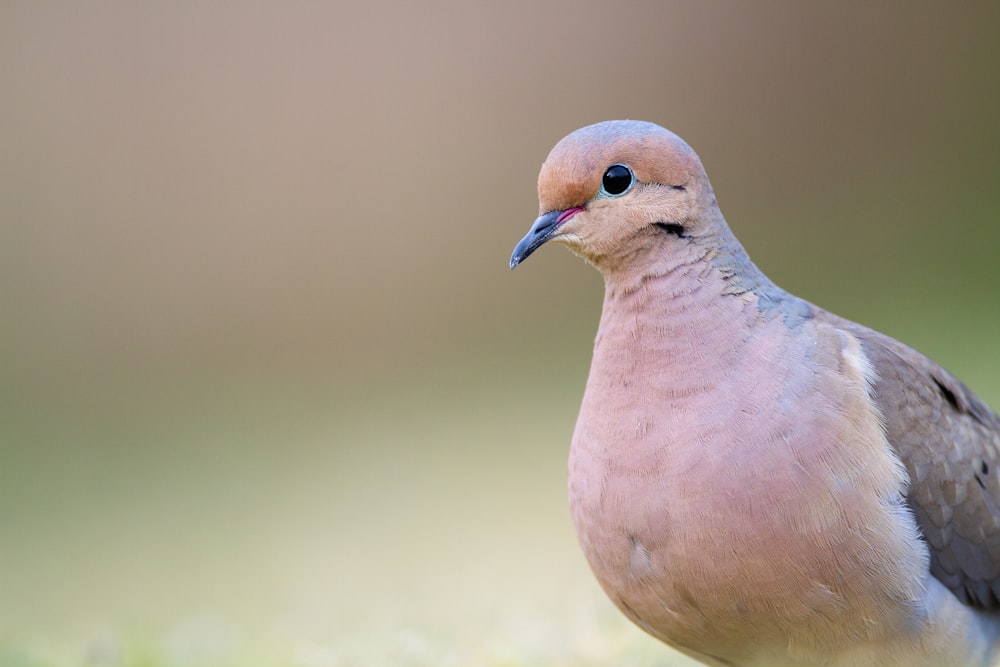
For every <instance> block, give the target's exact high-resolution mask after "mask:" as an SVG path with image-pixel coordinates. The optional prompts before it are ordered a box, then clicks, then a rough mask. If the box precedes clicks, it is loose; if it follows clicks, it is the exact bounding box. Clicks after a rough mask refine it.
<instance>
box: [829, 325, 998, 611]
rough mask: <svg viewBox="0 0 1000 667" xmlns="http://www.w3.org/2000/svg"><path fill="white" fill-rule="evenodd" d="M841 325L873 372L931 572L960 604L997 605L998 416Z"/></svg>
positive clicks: (942, 376)
mask: <svg viewBox="0 0 1000 667" xmlns="http://www.w3.org/2000/svg"><path fill="white" fill-rule="evenodd" d="M825 316H829V317H831V318H835V319H837V320H840V318H836V317H835V316H830V315H829V314H828V313H823V314H822V315H821V317H825ZM839 325H840V326H842V327H843V328H845V329H848V330H850V331H851V333H853V334H854V335H855V336H857V337H858V338H859V340H861V344H862V347H863V349H864V351H865V354H866V355H867V356H868V359H869V360H870V361H871V363H872V365H873V366H874V367H875V370H876V372H877V374H878V380H877V381H876V383H875V386H874V391H875V401H876V404H877V405H878V406H879V409H880V410H881V411H882V415H883V417H884V419H885V428H886V434H887V437H888V439H889V442H890V443H891V444H892V446H893V447H894V448H895V450H896V452H897V453H898V454H899V457H900V458H901V459H902V461H903V464H904V465H905V466H906V469H907V471H908V472H909V474H910V486H909V490H908V493H907V502H908V504H909V506H910V507H911V508H912V510H913V513H914V515H915V517H916V520H917V524H918V525H919V526H920V529H921V530H922V531H923V534H924V538H925V539H926V540H927V544H928V547H929V550H930V554H931V574H932V575H934V577H936V578H937V579H938V580H939V581H940V582H941V583H943V584H944V585H945V586H946V587H948V588H949V589H950V590H951V591H952V592H953V593H954V594H955V596H956V597H957V598H958V599H959V600H961V601H962V602H964V603H965V604H968V605H972V606H976V607H982V608H987V609H997V608H1000V417H998V416H997V414H996V413H995V412H993V411H992V410H991V409H990V408H989V407H988V406H987V405H986V404H985V403H983V402H982V401H981V400H980V399H979V398H978V397H977V396H976V395H975V394H974V393H972V391H971V390H970V389H969V388H968V387H966V386H965V385H964V384H962V383H961V382H960V381H959V380H958V379H956V378H955V377H954V376H953V375H952V374H951V373H949V372H948V371H946V370H945V369H943V368H941V366H939V365H937V364H936V363H934V362H933V361H931V360H930V359H928V358H926V357H925V356H923V355H922V354H920V353H919V352H917V351H915V350H913V349H911V348H909V347H907V346H906V345H903V344H902V343H900V342H898V341H896V340H894V339H892V338H890V337H888V336H885V335H883V334H880V333H878V332H875V331H872V330H870V329H867V328H865V327H862V326H860V325H857V324H854V323H852V322H848V321H847V320H840V322H839Z"/></svg>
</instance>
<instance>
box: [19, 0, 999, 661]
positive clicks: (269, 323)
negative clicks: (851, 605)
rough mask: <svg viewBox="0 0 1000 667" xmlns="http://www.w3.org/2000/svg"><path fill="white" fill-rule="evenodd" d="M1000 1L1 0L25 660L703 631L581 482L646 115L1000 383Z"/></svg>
mask: <svg viewBox="0 0 1000 667" xmlns="http://www.w3.org/2000/svg"><path fill="white" fill-rule="evenodd" d="M998 26H1000V5H997V4H996V3H988V2H982V3H978V4H976V3H973V4H966V5H963V7H962V9H961V10H960V11H959V10H956V9H954V8H953V7H952V6H949V5H946V4H944V3H930V2H926V3H924V2H918V3H868V2H839V3H831V4H827V5H825V6H819V5H818V3H810V4H806V5H804V4H801V3H797V2H791V1H788V2H760V3H752V4H750V3H727V2H714V1H711V2H701V3H693V2H620V3H598V2H573V3H570V2H553V3H549V4H544V5H540V4H539V3H534V2H532V3H529V2H524V1H521V0H515V1H513V2H506V3H466V4H461V3H459V4H455V3H443V2H442V3H409V4H407V3H396V2H393V3H384V2H370V3H338V2H334V3H294V2H293V3H257V2H243V3H226V2H213V3H204V2H186V1H181V2H169V3H166V2H164V3H132V2H117V1H112V2H100V3H79V2H5V3H3V4H2V5H0V100H2V101H0V313H2V319H0V664H2V665H18V666H21V667H27V666H39V665H49V664H74V665H75V664H81V665H229V664H233V665H236V664H239V665H252V664H261V665H277V664H282V665H303V666H314V665H315V666H320V665H322V666H326V665H348V664H350V665H356V664H427V665H431V664H433V665H472V664H503V665H590V664H594V665H597V664H608V663H615V664H633V665H672V664H682V663H683V661H682V660H681V659H680V658H675V657H674V654H673V653H671V652H669V651H667V650H666V649H665V648H663V647H661V646H660V645H658V644H657V643H656V642H654V641H653V640H651V639H648V638H646V637H645V636H644V635H643V634H642V633H641V632H639V631H638V630H637V629H634V628H633V627H632V626H630V625H629V624H628V623H627V622H626V621H625V620H624V619H621V618H619V616H618V614H617V612H616V611H614V610H613V609H612V607H611V605H610V603H608V602H606V601H605V600H604V598H603V596H602V595H601V593H600V591H599V590H598V589H597V586H596V584H595V583H594V582H593V581H592V578H591V576H590V573H589V571H588V569H587V566H586V564H585V563H584V561H583V558H582V556H581V555H580V553H579V550H578V548H577V545H576V542H575V537H574V535H573V531H572V528H571V525H570V519H569V513H568V510H567V507H566V492H565V486H566V479H565V478H566V472H565V460H566V455H567V448H568V443H569V438H570V434H571V431H572V427H573V423H574V420H575V417H576V410H577V406H578V403H579V400H580V396H581V394H582V390H583V384H584V380H585V378H586V373H587V368H588V364H589V360H590V347H591V343H592V340H593V335H594V332H595V328H596V324H597V317H598V313H599V309H600V303H601V296H602V283H601V280H600V277H599V275H598V274H597V273H596V272H595V271H593V270H592V269H590V268H589V267H587V266H586V265H585V264H584V263H583V262H581V261H579V260H578V259H576V258H574V257H573V256H571V254H570V253H569V252H567V251H566V250H564V249H562V248H559V247H551V248H550V247H546V248H544V249H543V250H542V251H540V252H539V253H538V254H536V255H535V256H534V257H532V258H531V260H530V261H528V262H527V263H526V264H525V265H524V266H522V267H521V268H519V269H518V271H517V272H516V273H513V274H511V273H510V272H509V271H508V269H507V261H508V257H509V254H510V251H511V249H512V247H513V245H514V244H515V243H516V242H517V240H518V239H520V238H521V236H522V235H523V234H524V233H525V232H526V231H527V229H528V226H529V225H530V224H531V222H532V220H533V219H534V217H535V215H536V213H537V201H536V193H535V182H536V176H537V171H538V167H539V165H540V164H541V162H542V160H543V159H544V158H545V156H546V154H547V153H548V151H549V149H550V148H551V147H552V145H553V144H554V143H555V142H556V141H558V140H559V139H560V138H561V137H562V136H563V135H565V134H567V133H568V132H570V131H572V130H574V129H576V128H578V127H580V126H582V125H585V124H589V123H593V122H596V121H600V120H605V119H610V118H639V119H645V120H650V121H654V122H657V123H660V124H662V125H665V126H666V127H669V128H670V129H672V130H674V131H676V132H677V133H678V134H680V135H681V136H682V137H684V138H685V139H686V140H687V141H688V142H689V143H690V144H691V145H692V146H694V148H695V149H696V150H697V151H698V152H699V153H700V155H701V157H702V160H703V161H704V164H705V165H706V168H707V169H708V172H709V174H710V176H711V178H712V181H713V184H714V186H715V190H716V192H717V194H718V196H719V199H720V202H721V204H722V208H723V211H724V213H725V214H726V217H727V219H728V220H729V222H730V225H731V226H732V227H733V229H734V231H735V232H736V234H737V236H739V238H740V239H741V240H742V241H743V243H744V244H745V245H746V247H747V249H748V250H749V252H750V254H751V256H752V257H753V258H754V259H755V260H756V262H757V263H758V264H759V265H760V266H761V267H762V268H763V269H764V270H765V271H766V272H767V273H768V274H769V275H770V276H771V277H772V278H773V279H774V280H775V281H776V282H778V283H779V284H780V285H782V286H784V287H786V288H787V289H789V290H791V291H793V292H795V293H797V294H799V295H801V296H804V297H806V298H808V299H810V300H812V301H815V302H818V303H819V304H821V305H823V306H825V307H827V308H828V309H831V310H833V311H834V312H837V313H839V314H841V315H845V316H847V317H850V318H852V319H856V320H858V321H861V322H863V323H865V324H867V325H869V326H872V327H875V328H878V329H881V330H883V331H885V332H887V333H889V334H891V335H893V336H895V337H897V338H900V339H902V340H903V341H905V342H907V343H909V344H910V345H912V346H914V347H916V348H918V349H920V350H921V351H923V352H925V353H926V354H929V355H930V356H932V357H933V358H935V359H937V360H938V361H940V362H941V363H943V364H944V365H945V366H947V367H948V368H950V369H951V370H952V371H953V372H954V373H956V374H957V375H958V376H960V377H961V378H963V379H964V380H965V381H966V383H968V384H969V385H970V386H971V387H972V388H973V389H974V390H976V391H977V392H978V393H980V395H981V396H982V397H983V398H984V399H985V400H987V402H989V403H990V404H992V405H993V406H994V407H996V406H1000V344H998V335H997V334H998V331H1000V299H998V296H997V294H998V285H1000V224H998V222H1000V221H998V211H1000V187H998V178H1000V123H998V122H997V105H998V103H1000V79H998V75H997V72H998V65H1000V28H998Z"/></svg>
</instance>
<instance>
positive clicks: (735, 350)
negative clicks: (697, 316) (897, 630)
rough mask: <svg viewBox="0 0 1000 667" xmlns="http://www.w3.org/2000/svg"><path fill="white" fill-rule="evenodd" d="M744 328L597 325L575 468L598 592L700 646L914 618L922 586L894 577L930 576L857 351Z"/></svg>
mask: <svg viewBox="0 0 1000 667" xmlns="http://www.w3.org/2000/svg"><path fill="white" fill-rule="evenodd" d="M737 324H740V325H745V323H739V322H738V323H737ZM741 331H743V333H742V334H741V335H740V336H737V337H733V336H730V335H729V333H728V332H727V331H725V330H724V327H720V328H718V329H716V330H714V331H699V332H697V334H698V335H697V336H693V337H691V338H690V339H687V340H685V339H684V337H683V336H681V335H679V334H677V332H674V334H675V335H674V336H663V335H647V333H644V332H643V331H642V330H641V328H640V330H639V331H638V333H637V331H636V329H635V327H624V328H620V329H618V330H616V329H615V328H614V327H608V328H605V327H604V326H603V323H602V332H601V334H600V335H599V340H598V343H597V345H596V348H595V355H594V361H593V365H592V368H591V375H590V378H589V380H588V386H587V390H586V392H585V396H584V401H583V405H582V407H581V411H580V415H579V419H578V422H577V427H576V430H575V432H574V437H573V443H572V446H571V453H570V464H569V473H570V480H569V486H570V503H571V509H572V514H573V519H574V523H575V525H576V528H577V532H578V536H579V539H580V542H581V545H582V547H583V550H584V552H585V554H586V556H587V559H588V561H589V562H590V564H591V567H592V568H593V570H594V572H595V574H596V576H597V578H598V579H599V581H600V582H601V584H602V586H603V587H604V588H605V590H606V591H607V593H608V594H609V595H610V597H611V598H612V600H613V601H614V602H615V603H616V604H617V605H618V606H619V607H620V608H621V609H622V610H623V611H624V612H625V613H626V614H628V615H629V616H630V617H632V618H633V619H634V620H635V621H636V622H637V623H639V624H640V625H641V626H643V627H645V628H646V629H647V630H649V631H650V632H651V633H652V634H654V635H656V636H658V637H660V638H661V639H664V640H665V641H667V642H668V643H673V644H675V645H679V646H682V647H687V648H689V649H692V650H699V649H700V648H706V650H707V648H711V649H712V650H716V651H718V650H731V653H730V655H739V651H740V648H739V647H740V645H741V642H747V641H749V639H750V638H751V637H752V638H753V641H752V642H750V643H752V644H753V645H755V646H758V647H759V646H761V645H763V644H766V641H765V642H762V641H760V640H761V638H763V637H772V638H773V639H774V641H775V643H776V644H777V645H779V646H782V647H784V648H782V649H781V650H783V651H784V650H789V649H788V647H789V646H794V645H795V642H796V637H798V636H801V637H802V641H803V642H805V641H808V642H810V643H812V644H814V643H815V641H816V640H815V638H816V637H817V636H819V637H821V638H822V637H824V636H826V635H824V632H826V633H828V634H829V636H830V637H831V641H834V639H833V638H834V637H842V636H844V635H843V632H844V628H845V627H847V628H849V630H848V635H850V633H851V632H854V633H855V634H856V635H857V638H859V639H860V638H861V637H864V636H866V633H871V632H879V631H882V629H884V628H882V626H885V625H887V624H898V623H905V622H909V621H908V615H910V614H912V613H914V611H913V601H914V600H916V599H918V598H919V596H920V590H919V589H920V586H921V581H919V580H915V579H913V578H908V579H904V578H901V574H900V573H901V572H917V573H922V572H926V553H924V550H923V548H922V546H921V545H920V543H919V540H917V539H916V528H915V525H914V522H913V520H912V517H910V516H909V513H908V511H907V510H906V509H905V507H904V506H903V505H902V497H903V490H904V487H905V483H906V479H905V472H903V470H902V468H901V466H900V464H899V461H898V460H897V459H896V457H895V456H894V454H893V452H892V450H891V448H890V447H889V445H888V443H887V442H886V440H885V436H884V433H883V431H882V428H881V425H880V423H879V418H878V415H877V412H876V411H875V409H874V407H873V405H872V402H871V400H870V398H869V397H868V387H867V382H868V379H867V378H866V377H865V376H864V374H865V367H864V363H863V361H864V360H863V359H862V358H858V357H857V356H854V357H852V355H859V354H860V347H859V346H857V345H856V342H857V341H852V340H849V339H847V338H845V337H844V335H843V334H840V333H837V332H832V331H797V332H789V331H788V330H787V329H786V325H785V324H784V323H782V321H781V320H780V319H772V320H769V321H761V322H760V323H759V326H757V327H756V328H753V329H751V330H750V333H749V334H747V333H746V329H745V327H743V328H742V329H741ZM653 333H654V334H655V333H656V332H653ZM659 333H660V334H662V331H660V332H659ZM828 367H830V368H833V369H836V370H837V371H838V372H837V373H833V372H831V373H826V372H824V369H826V368H828ZM887 554H889V555H887ZM901 561H903V562H911V563H912V564H913V565H914V567H912V568H899V567H896V566H895V565H893V566H892V567H889V566H888V565H887V564H890V563H899V562H901ZM922 561H923V562H922ZM873 587H874V588H876V589H877V591H876V594H875V595H869V592H870V589H872V588H873ZM856 600H869V601H870V603H865V604H862V605H861V606H860V607H859V606H858V604H857V603H856V602H855V601H856ZM897 616H898V618H897ZM890 617H892V618H890ZM876 626H877V627H876ZM851 628H854V629H853V630H851ZM725 647H729V649H726V648H725ZM804 650H805V649H804Z"/></svg>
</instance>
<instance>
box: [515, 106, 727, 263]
mask: <svg viewBox="0 0 1000 667" xmlns="http://www.w3.org/2000/svg"><path fill="white" fill-rule="evenodd" d="M538 203H539V216H538V219H536V220H535V223H534V225H532V227H531V230H530V231H529V232H528V234H527V235H526V236H525V237H524V238H523V239H522V240H521V242H520V243H518V244H517V247H515V248H514V253H513V255H512V256H511V258H510V266H511V268H514V267H515V266H517V265H518V264H520V263H521V262H522V261H524V260H525V259H526V258H527V257H528V255H530V254H531V253H533V252H534V251H535V250H537V249H538V248H539V247H540V246H541V245H542V244H544V243H546V242H547V241H557V242H559V243H562V244H564V245H566V246H568V247H569V248H570V249H572V250H573V251H574V252H576V253H577V254H579V255H581V256H583V257H584V258H585V259H587V260H589V261H590V262H591V263H593V264H594V265H595V266H597V268H599V269H600V270H601V271H603V272H607V271H612V270H614V269H615V267H617V266H622V265H626V264H634V262H635V261H637V259H638V256H645V257H650V256H653V257H655V256H662V255H664V254H665V253H669V249H667V248H662V247H661V246H664V245H668V244H677V243H685V244H687V243H690V242H692V241H696V240H698V239H699V238H703V237H705V236H706V235H711V234H712V232H713V229H714V228H716V227H717V226H718V224H719V223H721V225H722V226H723V227H725V222H724V221H722V216H721V214H720V213H719V210H718V206H717V204H716V201H715V196H714V194H713V193H712V187H711V185H710V184H709V182H708V177H707V176H706V175H705V170H704V168H703V167H702V165H701V161H700V160H699V159H698V156H697V155H696V154H695V152H694V151H693V150H692V149H691V147H690V146H688V145H687V144H686V143H685V142H684V141H683V140H682V139H681V138H680V137H678V136H677V135H676V134H674V133H673V132H670V131H668V130H665V129H663V128H662V127H660V126H659V125H654V124H653V123H645V122H641V121H607V122H604V123H598V124H596V125H590V126H588V127H584V128H582V129H579V130H577V131H576V132H573V133H572V134H570V135H568V136H567V137H565V138H564V139H562V141H560V142H559V143H558V144H556V146H555V148H553V149H552V152H550V153H549V156H548V158H547V159H546V160H545V163H544V164H543V165H542V170H541V173H540V174H539V176H538Z"/></svg>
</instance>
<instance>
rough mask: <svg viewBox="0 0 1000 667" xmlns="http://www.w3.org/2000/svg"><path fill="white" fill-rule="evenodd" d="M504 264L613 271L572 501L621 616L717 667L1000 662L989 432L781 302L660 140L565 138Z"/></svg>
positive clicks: (580, 533)
mask: <svg viewBox="0 0 1000 667" xmlns="http://www.w3.org/2000/svg"><path fill="white" fill-rule="evenodd" d="M538 198H539V215H538V217H537V219H536V220H535V221H534V224H533V225H531V227H530V230H529V231H528V233H527V234H526V235H525V236H524V237H523V239H522V240H521V241H520V242H519V243H517V245H516V247H515V248H514V251H513V254H512V255H511V258H510V268H511V269H514V268H515V267H517V266H518V265H519V264H521V263H522V262H523V261H524V260H525V259H527V258H528V256H529V255H531V254H532V253H534V252H535V251H536V250H538V249H539V248H540V247H541V246H542V245H543V244H545V243H547V242H550V241H552V242H555V243H559V244H561V245H564V246H567V247H568V248H569V249H570V250H571V251H573V252H574V253H575V254H577V255H579V256H581V257H582V258H583V259H585V260H586V261H587V262H589V263H590V264H592V265H593V266H594V267H596V268H597V269H598V270H599V271H600V273H601V274H602V276H603V278H604V301H603V305H602V311H601V316H600V322H599V326H598V330H597V334H596V337H595V340H594V348H593V359H592V361H591V367H590V372H589V376H588V378H587V383H586V387H585V390H584V395H583V399H582V404H581V407H580V411H579V414H578V418H577V421H576V426H575V428H574V430H573V435H572V439H571V442H570V449H569V464H568V475H569V504H570V512H571V516H572V520H573V524H574V526H575V529H576V533H577V537H578V540H579V543H580V546H581V548H582V551H583V554H584V556H585V557H586V560H587V561H588V563H589V565H590V568H591V570H592V572H593V574H594V575H595V576H596V578H597V581H598V582H599V584H600V585H601V587H602V588H603V590H604V591H605V593H606V594H607V596H608V597H609V598H610V599H611V601H612V602H613V603H614V604H615V606H617V607H618V609H620V610H621V611H622V612H623V613H624V614H625V615H626V616H627V617H628V618H629V619H631V620H632V621H633V622H634V623H635V624H637V625H638V626H639V627H640V628H642V629H643V630H645V631H646V632H647V633H649V634H650V635H652V636H654V637H656V638H658V639H660V640H661V641H663V642H664V643H666V644H667V645H669V646H671V647H673V648H674V649H676V650H678V651H680V652H682V653H684V654H686V655H688V656H689V657H691V658H694V659H696V660H698V661H700V662H702V663H705V664H708V665H718V666H721V665H725V666H740V667H756V666H766V667H780V666H785V665H810V666H812V665H815V666H819V665H822V666H824V667H842V666H848V665H850V666H852V667H862V666H871V667H874V666H879V667H883V666H887V665H907V666H910V665H927V666H930V665H949V666H956V665H975V666H983V665H992V664H994V663H995V661H996V660H997V658H998V651H997V643H998V638H1000V417H998V416H997V414H996V413H995V412H994V411H993V410H991V409H990V408H989V407H988V406H987V405H986V404H985V403H984V402H983V401H982V400H980V399H979V398H978V397H977V396H976V395H975V394H974V393H973V392H972V391H971V390H970V389H969V388H967V387H966V386H965V385H964V384H963V383H962V382H960V381H959V380H958V379H957V378H955V377H954V376H953V375H952V374H951V373H949V372H948V371H946V370H945V369H944V368H942V367H941V366H940V365H938V364H937V363H935V362H933V361H931V360H930V359H928V358H927V357H925V356H923V355H922V354H920V353H919V352H917V351H915V350H913V349H912V348H910V347H908V346H906V345H905V344H903V343H900V342H898V341H896V340H895V339H893V338H891V337H889V336H887V335H884V334H881V333H878V332H876V331H874V330H872V329H869V328H866V327H864V326H862V325H860V324H856V323H854V322H852V321H850V320H847V319H844V318H841V317H839V316H837V315H834V314H832V313H830V312H828V311H826V310H824V309H822V308H820V307H818V306H816V305H813V304H812V303H810V302H808V301H806V300H804V299H801V298H798V297H796V296H794V295H792V294H790V293H789V292H786V291H785V290H783V289H781V288H780V287H778V286H777V285H776V284H775V283H774V282H772V281H771V280H770V279H769V278H768V277H767V276H766V275H765V274H764V273H763V272H762V271H761V270H760V269H759V268H758V267H757V266H756V265H755V264H754V263H753V262H752V261H751V260H750V258H749V257H748V255H747V253H746V251H745V250H744V248H743V246H742V245H741V244H740V242H739V241H738V240H737V239H736V237H735V236H734V235H733V233H732V231H731V230H730V228H729V226H728V224H727V223H726V221H725V219H724V218H723V215H722V213H721V211H720V208H719V204H718V201H717V199H716V196H715V194H714V191H713V189H712V186H711V184H710V182H709V180H708V177H707V175H706V172H705V169H704V167H703V166H702V163H701V160H700V159H699V157H698V155H697V154H696V153H695V152H694V150H693V149H692V148H691V147H690V146H688V144H687V143H685V142H684V140H682V139H681V138H680V137H678V136H677V135H676V134H674V133H672V132H670V131H669V130H667V129H665V128H663V127H661V126H659V125H656V124H653V123H648V122H643V121H635V120H629V121H606V122H602V123H597V124H595V125H590V126H588V127H584V128H582V129H579V130H576V131H574V132H572V133H571V134H569V135H568V136H566V137H565V138H563V139H562V140H561V141H559V142H558V143H557V144H556V145H555V147H554V148H553V149H552V150H551V152H550V153H549V155H548V157H547V158H546V159H545V161H544V163H543V164H542V167H541V171H540V173H539V177H538Z"/></svg>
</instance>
